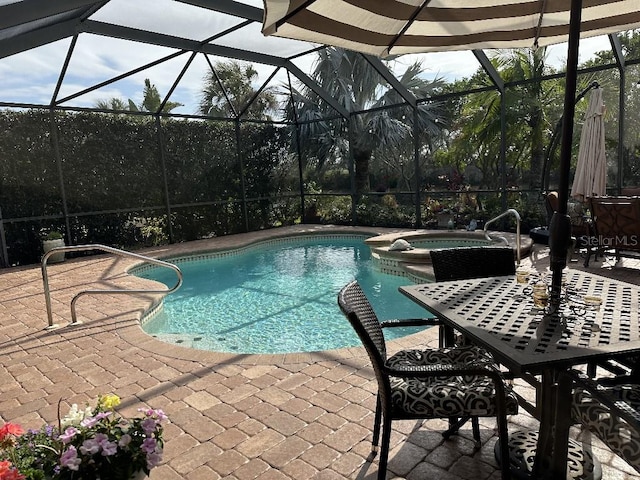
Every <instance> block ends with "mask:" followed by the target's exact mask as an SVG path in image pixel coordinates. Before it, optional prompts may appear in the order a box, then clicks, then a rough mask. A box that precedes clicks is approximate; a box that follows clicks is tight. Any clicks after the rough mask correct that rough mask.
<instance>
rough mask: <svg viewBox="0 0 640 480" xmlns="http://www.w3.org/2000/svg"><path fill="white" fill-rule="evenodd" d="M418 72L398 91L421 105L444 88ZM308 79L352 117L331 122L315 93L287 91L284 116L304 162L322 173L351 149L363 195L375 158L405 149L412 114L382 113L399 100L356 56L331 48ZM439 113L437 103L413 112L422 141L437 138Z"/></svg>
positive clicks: (410, 71)
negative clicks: (380, 153)
mask: <svg viewBox="0 0 640 480" xmlns="http://www.w3.org/2000/svg"><path fill="white" fill-rule="evenodd" d="M422 72H423V68H422V65H421V64H420V63H419V62H416V63H414V64H413V65H411V66H410V67H409V68H408V69H407V70H406V71H405V73H404V74H403V75H402V77H401V78H400V82H401V83H402V85H404V86H405V87H406V88H407V89H408V90H409V91H411V92H413V93H414V95H415V96H416V97H417V98H419V99H420V98H428V97H429V96H431V95H433V94H434V93H435V92H436V91H437V89H438V88H440V87H441V86H442V82H441V81H440V80H434V81H428V80H425V79H423V78H421V74H422ZM312 78H313V79H314V80H315V81H316V82H317V83H318V84H319V86H320V87H321V88H322V89H324V91H325V92H327V93H328V95H329V96H331V97H332V98H334V99H335V100H336V101H337V102H338V103H340V104H341V105H342V106H344V107H345V108H346V110H347V111H349V112H352V113H353V114H352V115H351V116H350V119H349V125H346V124H345V122H343V121H332V120H330V119H331V117H336V112H335V111H334V110H333V108H332V107H331V106H330V105H329V104H327V103H326V102H325V101H323V100H322V99H321V98H320V97H319V96H318V95H317V94H316V93H315V92H313V91H312V90H311V89H309V88H304V89H302V90H296V89H295V88H293V87H291V98H292V103H290V104H289V105H288V106H287V111H286V114H287V118H288V119H289V120H290V121H292V122H295V123H297V124H298V133H299V138H300V145H301V151H302V153H303V156H304V157H313V158H316V159H317V161H318V168H321V167H322V166H323V165H324V164H325V163H326V162H327V161H329V160H334V161H335V160H340V159H344V158H348V156H349V155H348V154H349V149H350V151H351V155H352V157H353V162H354V167H355V183H356V192H357V193H358V194H359V193H363V192H367V191H368V190H369V163H370V160H371V157H372V154H373V152H374V151H376V150H380V151H384V150H387V149H389V150H390V149H393V148H402V147H403V146H405V147H406V142H407V140H408V139H410V138H412V136H413V122H414V116H413V113H412V111H411V109H410V108H408V107H403V108H393V109H384V108H382V107H385V106H391V105H398V104H402V103H403V100H402V97H401V96H400V94H399V93H398V92H396V91H395V90H394V89H393V88H391V87H389V85H388V84H387V82H386V81H385V80H384V79H383V78H382V76H381V75H380V74H379V73H378V72H377V71H376V70H375V69H374V68H373V67H372V66H371V64H370V63H369V62H368V61H367V60H366V58H365V57H364V56H363V55H361V54H359V53H356V52H352V51H350V50H345V49H342V48H335V47H327V48H325V49H323V50H320V51H319V52H318V59H317V61H316V64H315V68H314V71H313V73H312ZM440 107H441V104H440V103H437V102H432V103H422V104H420V105H419V106H418V107H417V113H418V115H417V119H418V125H417V130H418V131H419V132H421V134H422V135H423V136H424V137H425V138H429V137H430V136H431V135H435V134H437V133H438V132H439V131H440V129H441V128H442V126H443V124H444V122H443V121H442V114H441V109H440Z"/></svg>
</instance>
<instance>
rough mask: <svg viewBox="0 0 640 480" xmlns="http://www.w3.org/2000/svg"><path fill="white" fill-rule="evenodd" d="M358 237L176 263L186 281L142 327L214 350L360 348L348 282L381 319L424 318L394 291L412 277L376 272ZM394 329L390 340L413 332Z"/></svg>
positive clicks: (159, 274) (159, 276)
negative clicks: (344, 303) (345, 298)
mask: <svg viewBox="0 0 640 480" xmlns="http://www.w3.org/2000/svg"><path fill="white" fill-rule="evenodd" d="M363 240H364V239H357V238H354V237H349V238H347V239H336V238H335V237H333V238H332V239H330V240H318V239H307V240H305V239H300V240H294V241H293V242H292V243H286V244H275V245H272V246H263V247H255V248H251V249H248V250H245V251H244V252H242V253H241V254H238V255H233V256H227V257H217V258H215V257H214V258H209V259H205V260H199V261H192V260H190V261H185V262H180V261H178V262H177V264H178V265H179V266H180V268H181V269H182V271H183V273H184V284H183V285H182V287H181V288H180V289H179V290H178V291H177V292H175V293H173V294H171V295H169V296H167V297H166V298H165V300H164V308H163V310H162V311H161V312H160V313H158V314H157V315H155V316H154V317H153V318H152V319H151V320H149V321H148V322H146V323H145V324H144V325H143V328H144V330H145V331H146V332H147V333H149V334H151V335H155V336H157V337H159V338H160V339H163V340H165V341H168V342H173V343H178V344H182V345H184V346H189V347H192V348H199V349H206V350H213V351H219V352H235V353H284V352H310V351H319V350H328V349H333V348H343V347H349V346H355V345H360V341H359V339H358V337H357V335H356V333H355V332H354V331H353V329H352V327H351V325H350V324H349V322H348V321H347V319H346V318H345V317H344V315H343V314H342V313H341V311H340V309H339V308H338V304H337V295H338V292H339V290H340V289H341V288H342V287H343V286H344V285H345V284H347V283H349V282H350V281H352V280H353V279H357V280H358V281H359V282H360V284H361V285H362V287H363V289H364V291H365V293H366V294H367V297H368V298H369V300H370V301H371V303H372V305H373V308H374V309H375V310H376V312H377V314H378V316H379V318H380V319H381V320H384V319H391V318H398V316H402V317H411V318H415V317H424V316H426V311H425V310H424V309H422V308H420V307H419V306H417V305H416V304H414V303H413V302H411V301H410V300H408V299H407V298H405V297H404V296H403V295H402V294H400V293H399V292H398V287H399V286H401V285H406V284H408V283H410V280H408V279H407V278H403V277H398V276H394V275H388V274H383V273H380V272H378V271H376V270H375V269H374V266H373V262H372V261H371V260H370V250H369V247H368V246H367V245H365V244H364V241H363ZM139 275H140V276H142V277H145V278H151V279H154V280H159V281H161V282H163V283H165V284H167V285H173V284H175V274H174V273H173V272H171V271H167V270H166V269H159V268H155V269H151V270H147V271H145V272H144V273H140V274H139ZM394 330H395V331H394ZM391 331H393V337H391V336H390V337H388V338H396V337H399V336H403V335H407V334H409V333H414V332H415V331H417V329H415V328H402V329H392V330H391Z"/></svg>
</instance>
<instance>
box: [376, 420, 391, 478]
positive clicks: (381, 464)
mask: <svg viewBox="0 0 640 480" xmlns="http://www.w3.org/2000/svg"><path fill="white" fill-rule="evenodd" d="M390 442H391V415H388V414H385V415H384V418H383V420H382V443H381V444H380V458H379V460H378V480H385V479H386V478H387V463H388V462H389V443H390Z"/></svg>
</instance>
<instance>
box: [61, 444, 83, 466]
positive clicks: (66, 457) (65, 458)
mask: <svg viewBox="0 0 640 480" xmlns="http://www.w3.org/2000/svg"><path fill="white" fill-rule="evenodd" d="M81 448H82V447H81ZM81 463H82V460H81V459H80V458H78V451H77V450H76V447H74V446H73V445H71V446H70V447H69V448H68V449H67V450H65V451H64V453H63V454H62V456H61V457H60V465H61V466H63V467H67V468H68V469H69V470H74V471H78V469H79V468H80V464H81Z"/></svg>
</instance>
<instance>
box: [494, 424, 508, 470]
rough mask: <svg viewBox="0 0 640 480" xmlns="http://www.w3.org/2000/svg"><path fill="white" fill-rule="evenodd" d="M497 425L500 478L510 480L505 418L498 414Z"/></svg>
mask: <svg viewBox="0 0 640 480" xmlns="http://www.w3.org/2000/svg"><path fill="white" fill-rule="evenodd" d="M496 421H497V423H498V439H499V440H500V456H501V457H502V462H501V463H502V465H501V478H502V480H511V458H510V457H509V430H508V428H507V416H506V415H504V414H499V415H497V417H496Z"/></svg>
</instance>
